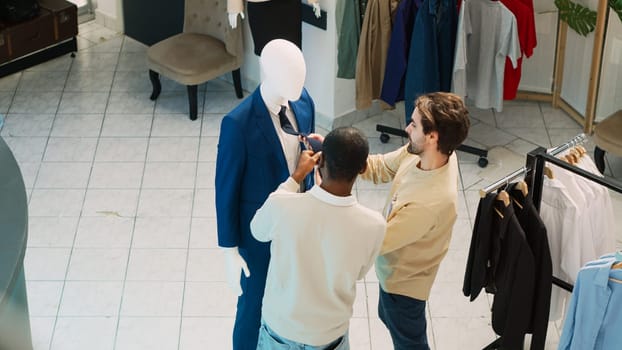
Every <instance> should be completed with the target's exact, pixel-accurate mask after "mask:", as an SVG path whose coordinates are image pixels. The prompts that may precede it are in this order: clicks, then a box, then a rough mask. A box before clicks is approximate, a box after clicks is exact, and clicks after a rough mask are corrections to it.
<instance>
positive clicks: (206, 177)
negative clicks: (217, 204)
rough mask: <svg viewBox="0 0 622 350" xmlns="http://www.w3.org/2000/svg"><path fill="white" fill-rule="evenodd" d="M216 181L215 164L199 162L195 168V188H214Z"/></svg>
mask: <svg viewBox="0 0 622 350" xmlns="http://www.w3.org/2000/svg"><path fill="white" fill-rule="evenodd" d="M215 181H216V162H199V163H198V166H197V180H196V188H214V186H215Z"/></svg>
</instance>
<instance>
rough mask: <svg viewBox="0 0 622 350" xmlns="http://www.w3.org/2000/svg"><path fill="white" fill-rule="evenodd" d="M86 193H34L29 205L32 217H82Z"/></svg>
mask: <svg viewBox="0 0 622 350" xmlns="http://www.w3.org/2000/svg"><path fill="white" fill-rule="evenodd" d="M84 195H85V191H84V190H83V189H80V190H67V189H62V190H48V189H35V190H34V191H32V195H31V197H30V203H29V204H28V215H30V216H52V217H60V216H80V210H81V208H82V202H83V201H84Z"/></svg>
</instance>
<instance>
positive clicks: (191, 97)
mask: <svg viewBox="0 0 622 350" xmlns="http://www.w3.org/2000/svg"><path fill="white" fill-rule="evenodd" d="M188 102H189V103H190V120H196V119H197V85H188Z"/></svg>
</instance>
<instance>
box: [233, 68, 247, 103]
mask: <svg viewBox="0 0 622 350" xmlns="http://www.w3.org/2000/svg"><path fill="white" fill-rule="evenodd" d="M231 74H232V75H233V86H234V87H235V95H236V96H237V97H238V98H242V97H243V96H244V94H243V92H242V79H241V78H240V68H238V69H236V70H234V71H232V72H231Z"/></svg>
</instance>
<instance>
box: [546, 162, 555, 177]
mask: <svg viewBox="0 0 622 350" xmlns="http://www.w3.org/2000/svg"><path fill="white" fill-rule="evenodd" d="M544 175H545V176H546V177H548V178H549V179H551V180H553V179H554V178H555V177H554V176H553V169H551V168H549V167H548V166H546V165H545V166H544Z"/></svg>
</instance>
